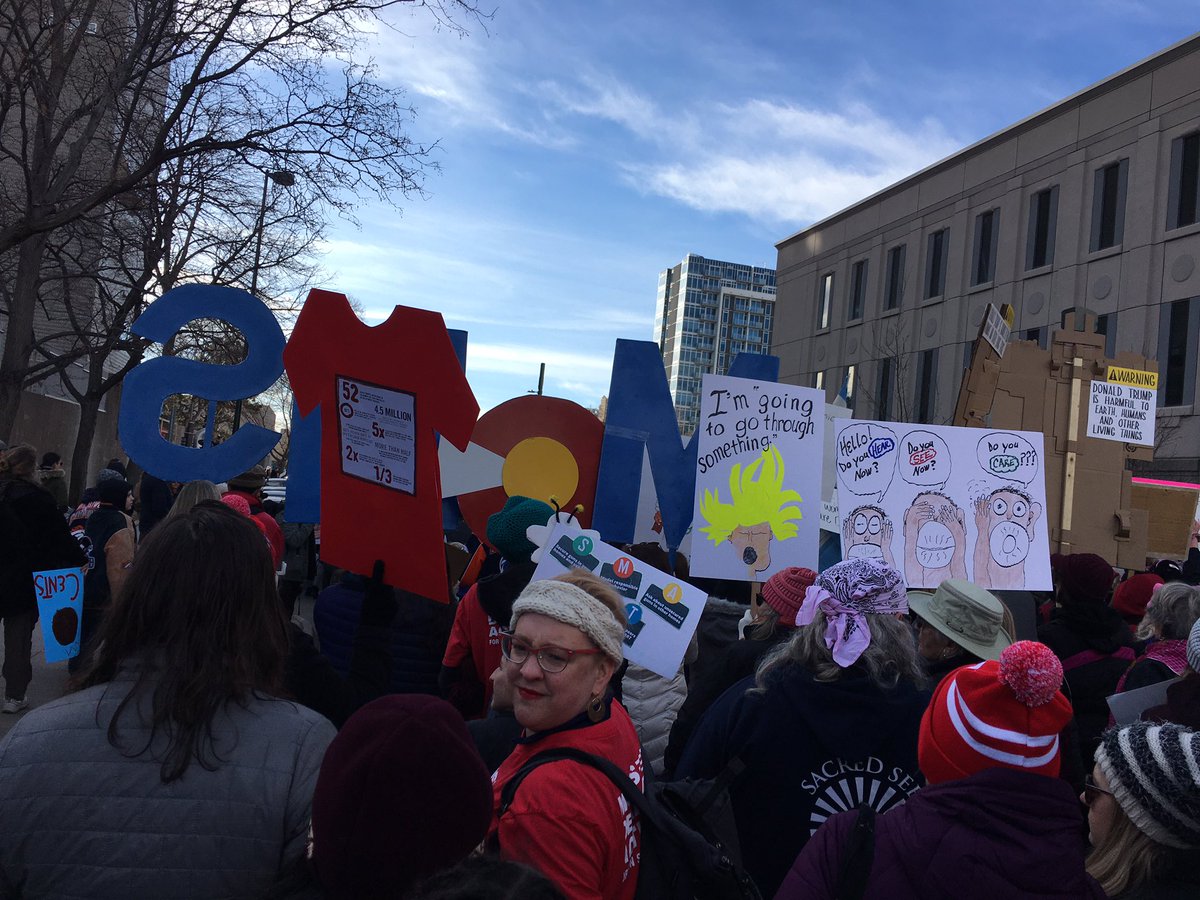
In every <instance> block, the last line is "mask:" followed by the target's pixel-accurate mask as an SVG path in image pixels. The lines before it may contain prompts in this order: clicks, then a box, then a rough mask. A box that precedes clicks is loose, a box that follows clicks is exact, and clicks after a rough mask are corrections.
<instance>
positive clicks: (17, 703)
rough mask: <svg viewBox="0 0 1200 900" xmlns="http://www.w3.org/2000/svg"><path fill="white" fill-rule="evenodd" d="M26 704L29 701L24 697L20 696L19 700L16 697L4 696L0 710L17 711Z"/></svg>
mask: <svg viewBox="0 0 1200 900" xmlns="http://www.w3.org/2000/svg"><path fill="white" fill-rule="evenodd" d="M28 705H29V701H28V700H26V699H25V698H24V697H22V698H21V699H20V700H18V699H17V698H16V697H5V698H4V707H3V709H2V710H0V711H3V712H6V713H19V712H20V711H21V710H23V709H24V708H25V707H27V706H28Z"/></svg>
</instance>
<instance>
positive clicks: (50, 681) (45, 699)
mask: <svg viewBox="0 0 1200 900" xmlns="http://www.w3.org/2000/svg"><path fill="white" fill-rule="evenodd" d="M66 689H67V664H66V663H65V662H61V663H48V662H46V656H45V654H44V653H43V652H42V625H41V622H39V623H38V624H37V626H36V627H35V628H34V629H33V682H32V683H31V684H30V685H29V691H28V694H27V699H28V700H29V706H28V707H26V708H25V710H23V711H22V712H19V713H17V714H16V715H4V714H3V713H0V737H3V736H4V735H6V734H8V730H9V729H10V728H12V727H13V726H14V725H16V724H17V722H18V721H19V720H20V719H21V717H22V716H24V715H26V714H27V713H28V712H29V710H31V709H34V708H35V707H38V706H41V705H42V704H43V703H49V702H50V701H51V700H55V699H57V698H58V697H61V696H62V695H63V693H64V692H65V691H66Z"/></svg>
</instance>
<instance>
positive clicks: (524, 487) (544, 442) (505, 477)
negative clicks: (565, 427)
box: [500, 437, 579, 506]
mask: <svg viewBox="0 0 1200 900" xmlns="http://www.w3.org/2000/svg"><path fill="white" fill-rule="evenodd" d="M500 480H501V482H502V483H503V484H504V492H505V493H506V494H508V496H510V497H532V498H533V499H535V500H542V501H545V502H547V503H548V502H549V501H550V498H551V497H552V496H553V497H557V498H558V502H559V503H561V504H562V505H564V506H565V505H566V503H567V501H568V500H570V499H571V498H572V497H573V496H575V489H576V488H577V487H579V466H578V465H576V463H575V457H574V455H573V454H572V453H571V451H570V450H568V449H567V448H566V447H564V446H563V445H562V444H560V443H559V442H558V441H556V440H554V438H548V437H531V438H525V440H523V441H521V442H520V443H519V444H517V445H516V446H515V447H513V448H512V449H511V450H509V451H508V456H506V457H505V458H504V467H503V468H502V469H501V470H500Z"/></svg>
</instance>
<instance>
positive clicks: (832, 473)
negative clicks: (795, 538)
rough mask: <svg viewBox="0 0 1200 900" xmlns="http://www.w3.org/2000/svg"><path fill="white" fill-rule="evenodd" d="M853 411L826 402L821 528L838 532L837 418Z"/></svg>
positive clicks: (822, 461)
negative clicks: (835, 460) (835, 456)
mask: <svg viewBox="0 0 1200 900" xmlns="http://www.w3.org/2000/svg"><path fill="white" fill-rule="evenodd" d="M850 415H851V411H850V410H849V409H848V408H847V407H845V406H834V405H833V404H832V403H826V404H825V437H824V441H823V443H822V446H823V448H824V452H822V454H821V528H822V530H824V531H832V532H833V533H834V534H837V532H838V523H837V467H836V466H835V465H834V464H833V457H834V453H833V451H834V446H835V441H836V440H837V428H836V425H837V420H838V419H848V418H850Z"/></svg>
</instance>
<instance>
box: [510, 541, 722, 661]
mask: <svg viewBox="0 0 1200 900" xmlns="http://www.w3.org/2000/svg"><path fill="white" fill-rule="evenodd" d="M572 569H586V570H587V571H589V572H591V573H592V574H594V575H596V576H597V577H599V578H600V579H601V580H602V581H604V582H606V583H607V584H608V585H609V586H611V587H612V588H613V589H614V590H615V591H616V592H617V593H618V594H620V595H621V597H622V598H623V599H624V600H625V615H626V617H627V618H628V619H629V625H628V626H627V627H626V629H625V646H624V648H623V650H624V653H625V656H626V658H627V659H629V660H630V661H631V662H635V663H637V664H638V665H639V666H644V667H646V668H647V669H649V670H650V671H652V672H655V673H656V674H658V675H661V676H662V677H663V678H674V677H675V674H676V673H677V672H678V671H679V666H680V665H681V664H682V663H683V655H684V653H686V652H687V648H688V644H689V643H691V640H692V635H693V634H694V633H695V631H696V626H697V625H699V624H700V616H701V614H702V613H703V612H704V604H705V602H706V601H707V600H708V595H707V594H705V593H704V592H703V591H701V590H699V589H697V588H694V587H692V586H691V585H690V584H688V583H687V582H686V581H683V580H682V579H680V578H676V577H675V576H674V575H668V574H667V573H666V572H661V571H659V570H658V569H656V568H654V567H653V566H649V565H647V564H646V563H644V562H642V561H641V560H639V559H635V558H634V557H632V556H629V555H627V554H625V553H622V552H621V551H620V550H618V549H617V548H616V547H612V546H610V545H608V544H605V543H602V542H599V541H596V540H595V539H594V538H592V537H590V536H589V535H587V534H585V533H584V531H583V529H581V528H577V527H575V526H573V525H569V524H567V523H565V522H563V523H559V524H558V526H557V527H556V528H555V529H554V530H553V531H552V532H551V533H550V538H549V540H548V541H547V542H546V544H544V545H543V546H542V555H541V561H540V562H539V563H538V565H537V568H536V569H535V570H534V572H533V580H534V581H540V580H542V579H545V578H553V577H554V576H555V575H561V574H562V573H563V572H569V571H570V570H572Z"/></svg>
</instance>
